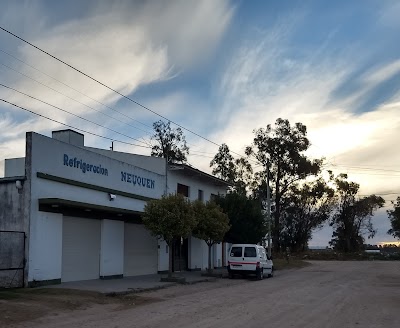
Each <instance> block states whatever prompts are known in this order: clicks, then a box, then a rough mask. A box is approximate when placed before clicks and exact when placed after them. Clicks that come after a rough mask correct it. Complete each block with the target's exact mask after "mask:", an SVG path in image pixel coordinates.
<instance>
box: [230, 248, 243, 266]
mask: <svg viewBox="0 0 400 328" xmlns="http://www.w3.org/2000/svg"><path fill="white" fill-rule="evenodd" d="M229 262H230V267H231V269H233V270H242V262H243V247H242V246H232V248H231V251H230V253H229Z"/></svg>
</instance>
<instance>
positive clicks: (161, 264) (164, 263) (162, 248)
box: [157, 239, 170, 271]
mask: <svg viewBox="0 0 400 328" xmlns="http://www.w3.org/2000/svg"><path fill="white" fill-rule="evenodd" d="M167 250H168V252H167ZM169 252H170V249H169V247H168V245H167V243H166V242H165V240H162V239H159V240H158V269H157V270H158V271H168V267H169Z"/></svg>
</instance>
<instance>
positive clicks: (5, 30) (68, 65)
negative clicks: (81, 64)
mask: <svg viewBox="0 0 400 328" xmlns="http://www.w3.org/2000/svg"><path fill="white" fill-rule="evenodd" d="M0 29H1V30H3V31H4V32H6V33H8V34H10V35H12V36H13V37H15V38H17V39H19V40H21V41H22V42H25V43H26V44H28V45H30V46H31V47H33V48H35V49H37V50H39V51H40V52H42V53H44V54H46V55H48V56H50V57H51V58H53V59H55V60H56V61H58V62H60V63H62V64H64V65H65V66H67V67H69V68H71V69H73V70H74V71H76V72H78V73H80V74H82V75H84V76H86V77H87V78H89V79H90V80H92V81H94V82H96V83H98V84H100V85H102V86H103V87H105V88H107V89H109V90H111V91H112V92H114V93H116V94H118V95H119V96H121V97H123V98H124V99H126V100H128V101H130V102H132V103H134V104H136V105H137V106H139V107H141V108H143V109H145V110H147V111H149V112H151V113H153V114H155V115H157V116H159V117H161V118H162V119H164V120H166V121H169V122H171V123H173V124H175V125H176V126H178V127H180V128H181V129H183V130H185V131H187V132H190V133H192V134H193V135H195V136H197V137H199V138H201V139H203V140H206V141H208V142H210V143H212V144H214V145H216V146H218V147H220V146H221V145H219V144H218V143H216V142H214V141H212V140H210V139H208V138H206V137H203V136H202V135H200V134H198V133H196V132H194V131H192V130H190V129H188V128H185V127H184V126H182V125H180V124H178V123H176V122H174V121H172V120H170V119H168V118H167V117H165V116H163V115H161V114H159V113H157V112H156V111H154V110H152V109H150V108H148V107H147V106H145V105H142V104H141V103H139V102H138V101H136V100H133V99H132V98H130V97H128V96H126V95H124V94H123V93H121V92H119V91H117V90H115V89H114V88H112V87H110V86H108V85H107V84H105V83H103V82H101V81H99V80H97V79H95V78H94V77H92V76H90V75H89V74H86V73H85V72H83V71H81V70H79V69H78V68H76V67H74V66H72V65H71V64H68V63H67V62H65V61H63V60H61V59H59V58H58V57H56V56H54V55H52V54H50V53H49V52H47V51H45V50H43V49H41V48H39V47H38V46H36V45H34V44H33V43H31V42H29V41H27V40H25V39H23V38H21V37H20V36H18V35H16V34H14V33H12V32H10V31H9V30H7V29H5V28H3V27H2V26H0ZM235 154H236V155H238V156H242V155H240V154H237V153H235Z"/></svg>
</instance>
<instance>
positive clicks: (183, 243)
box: [172, 238, 189, 272]
mask: <svg viewBox="0 0 400 328" xmlns="http://www.w3.org/2000/svg"><path fill="white" fill-rule="evenodd" d="M172 251H173V255H174V256H173V258H172V267H173V271H174V272H179V271H186V270H187V269H188V253H189V239H188V238H181V239H178V240H176V241H175V242H174V244H173V246H172Z"/></svg>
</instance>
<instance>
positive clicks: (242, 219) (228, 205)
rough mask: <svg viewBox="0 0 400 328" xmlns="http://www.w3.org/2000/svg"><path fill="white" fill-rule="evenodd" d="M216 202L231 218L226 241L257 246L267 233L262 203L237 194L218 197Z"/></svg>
mask: <svg viewBox="0 0 400 328" xmlns="http://www.w3.org/2000/svg"><path fill="white" fill-rule="evenodd" d="M215 202H216V203H217V204H218V205H219V206H220V207H221V208H222V210H223V211H224V213H226V214H227V215H228V217H229V224H230V229H229V230H228V232H227V233H226V234H225V238H224V241H226V242H229V243H239V244H246V243H248V244H257V243H259V242H261V241H262V239H263V238H264V237H265V234H266V233H267V229H266V224H265V220H264V216H263V214H262V208H261V204H260V201H258V200H256V199H253V198H251V197H247V196H246V195H244V194H240V193H237V192H232V193H229V194H227V195H225V196H218V197H216V198H215Z"/></svg>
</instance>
